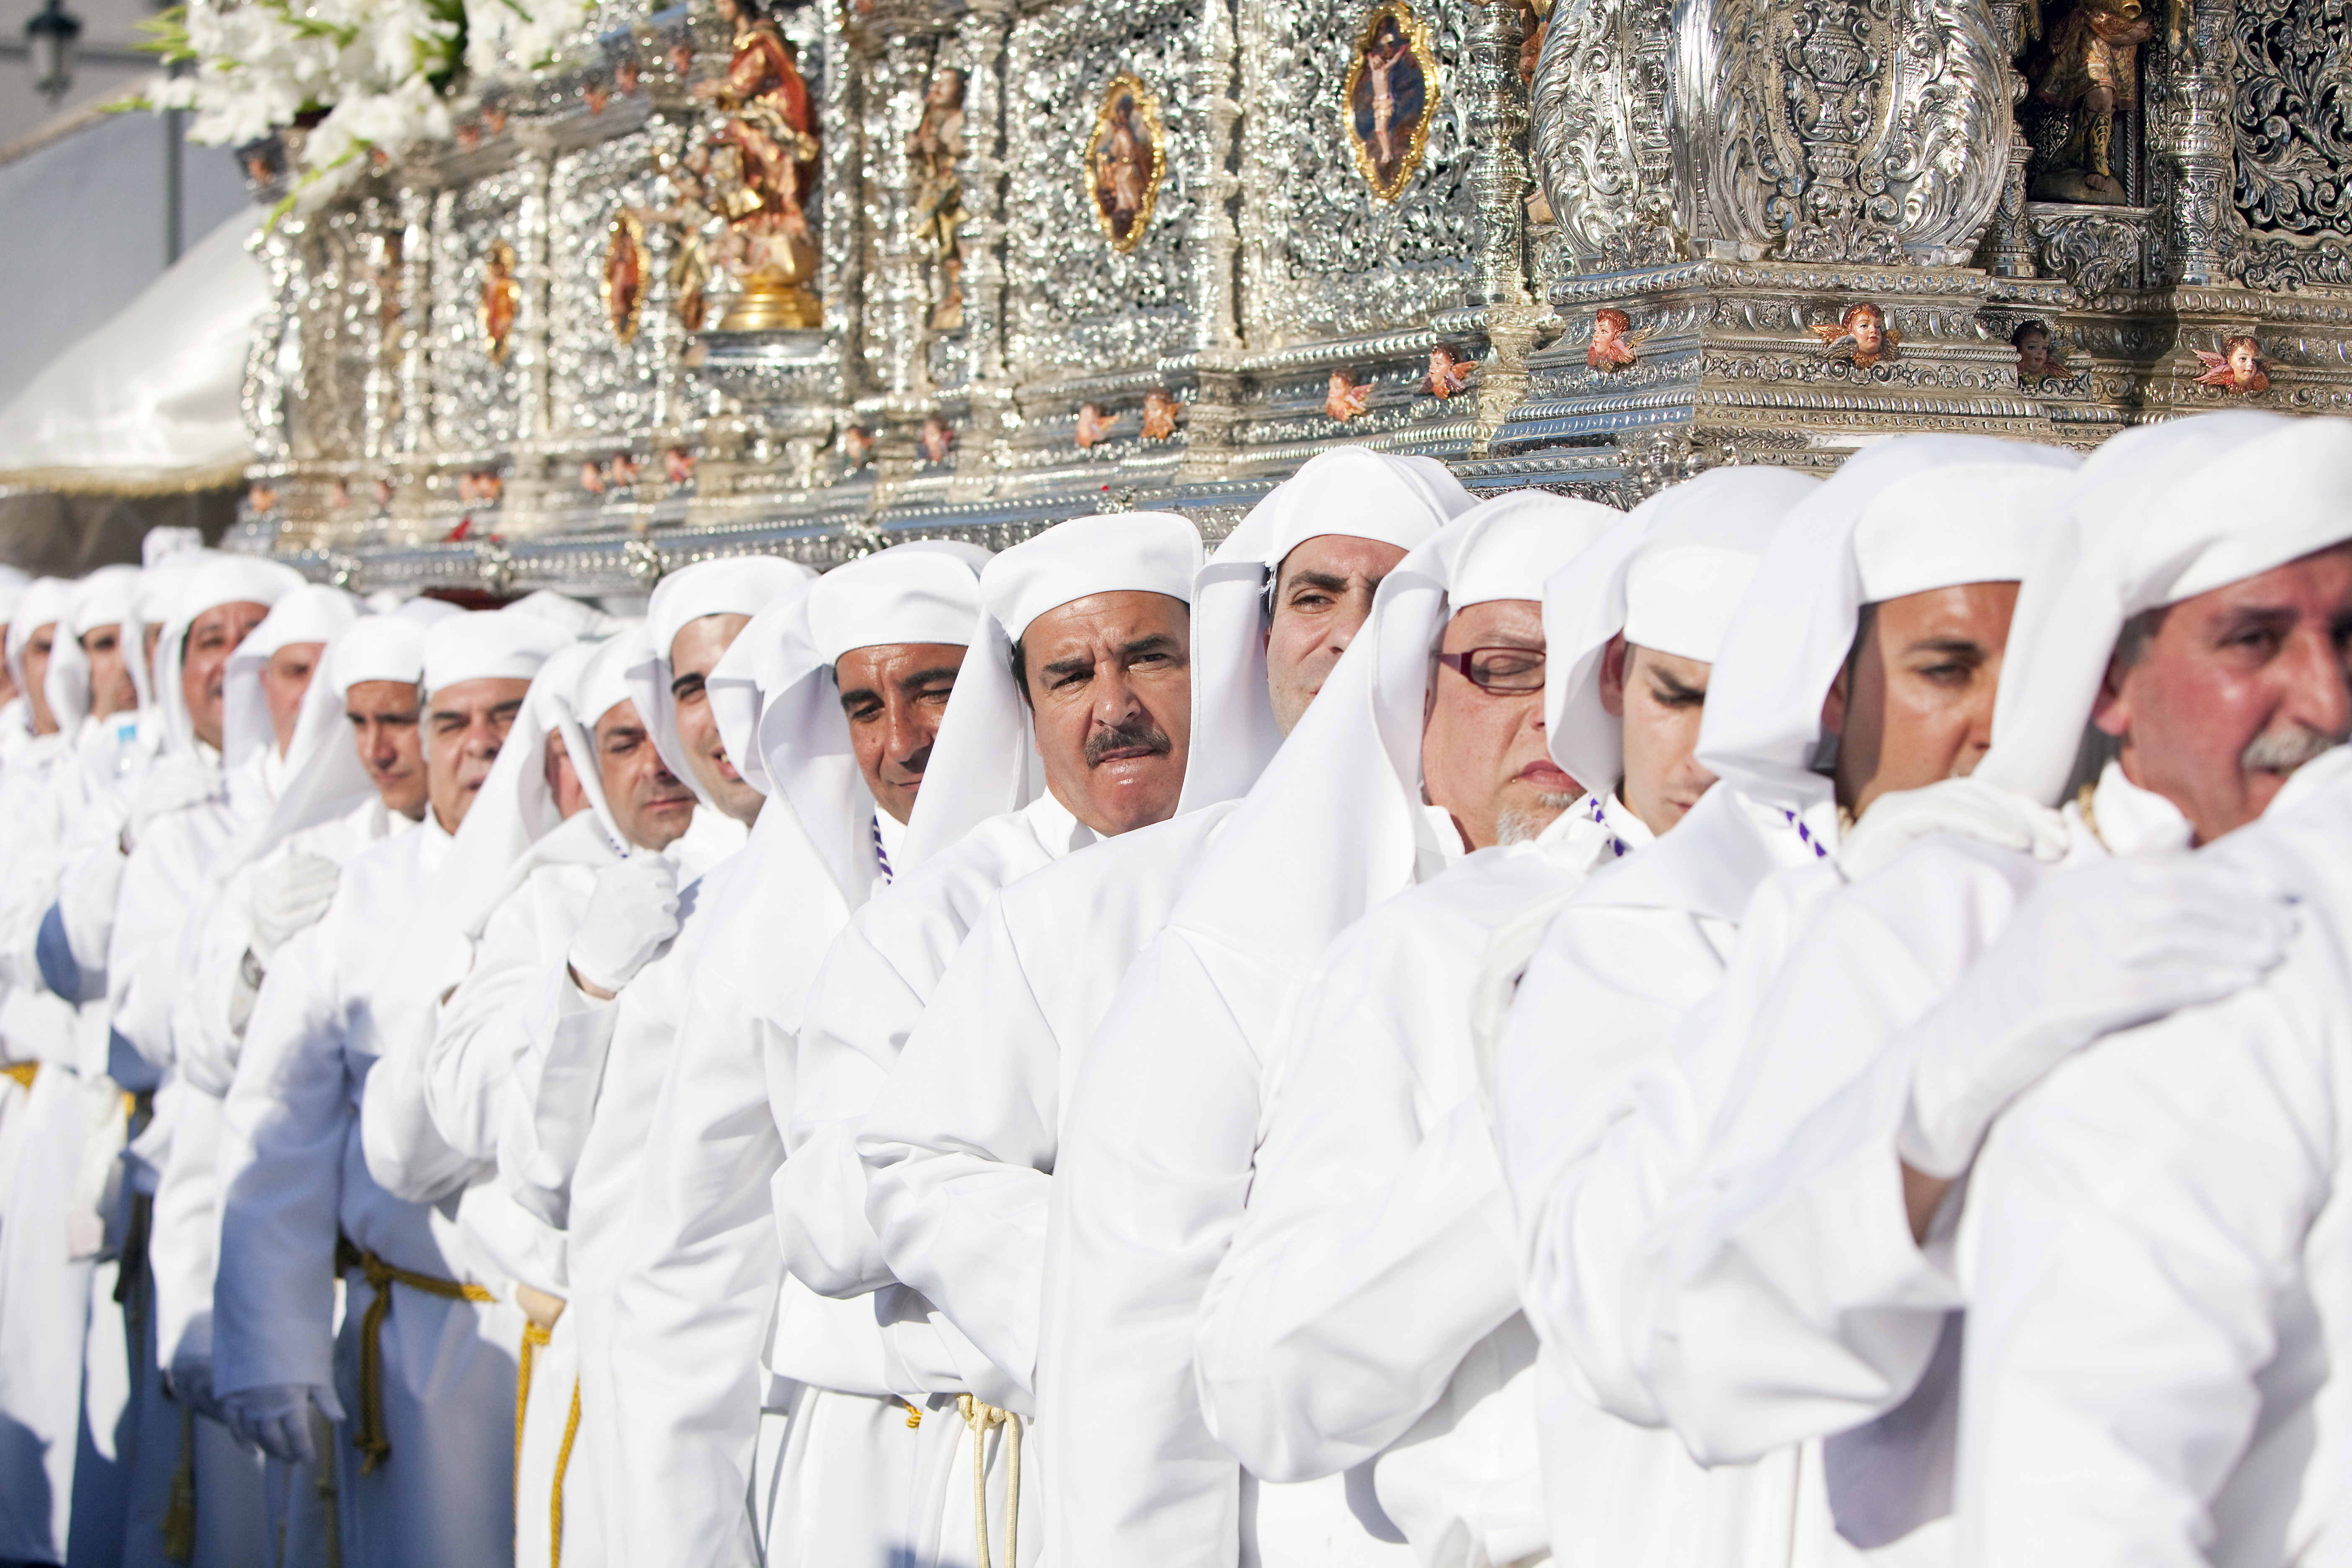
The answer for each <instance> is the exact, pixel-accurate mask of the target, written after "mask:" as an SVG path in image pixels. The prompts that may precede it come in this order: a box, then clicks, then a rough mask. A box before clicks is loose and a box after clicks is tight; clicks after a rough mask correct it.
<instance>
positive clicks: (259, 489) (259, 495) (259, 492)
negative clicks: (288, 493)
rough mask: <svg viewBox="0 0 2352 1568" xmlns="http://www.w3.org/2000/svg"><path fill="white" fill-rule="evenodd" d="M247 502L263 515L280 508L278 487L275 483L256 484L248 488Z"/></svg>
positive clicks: (246, 493)
mask: <svg viewBox="0 0 2352 1568" xmlns="http://www.w3.org/2000/svg"><path fill="white" fill-rule="evenodd" d="M245 504H246V505H247V506H249V507H251V508H252V509H253V510H255V511H256V512H258V513H260V514H261V515H263V516H265V517H266V516H268V514H269V513H271V512H273V511H276V510H278V489H277V487H276V486H274V485H263V484H256V485H249V486H247V488H246V492H245Z"/></svg>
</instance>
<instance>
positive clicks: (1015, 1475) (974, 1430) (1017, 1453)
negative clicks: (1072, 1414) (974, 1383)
mask: <svg viewBox="0 0 2352 1568" xmlns="http://www.w3.org/2000/svg"><path fill="white" fill-rule="evenodd" d="M956 1413H957V1414H958V1415H961V1416H962V1417H963V1419H964V1425H965V1426H970V1427H971V1532H972V1535H973V1537H974V1540H975V1542H976V1544H977V1545H978V1546H979V1548H980V1568H991V1564H990V1563H989V1558H988V1458H987V1450H988V1429H989V1428H990V1427H991V1426H1002V1427H1003V1428H1004V1568H1018V1565H1019V1563H1020V1559H1019V1558H1018V1557H1016V1556H1014V1555H1013V1549H1014V1548H1015V1547H1016V1546H1017V1545H1018V1544H1019V1542H1020V1538H1021V1537H1020V1531H1021V1417H1019V1416H1018V1415H1014V1414H1013V1412H1012V1411H1010V1410H1005V1409H1002V1408H1000V1407H999V1406H997V1405H983V1404H982V1403H981V1402H980V1401H979V1400H977V1399H974V1398H973V1397H972V1396H971V1394H957V1395H956Z"/></svg>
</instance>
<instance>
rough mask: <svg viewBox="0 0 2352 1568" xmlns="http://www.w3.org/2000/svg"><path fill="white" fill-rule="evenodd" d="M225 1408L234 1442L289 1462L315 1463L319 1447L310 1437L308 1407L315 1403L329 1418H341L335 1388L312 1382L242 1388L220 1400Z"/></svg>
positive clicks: (341, 1410)
mask: <svg viewBox="0 0 2352 1568" xmlns="http://www.w3.org/2000/svg"><path fill="white" fill-rule="evenodd" d="M221 1403H222V1404H223V1405H225V1406H226V1407H227V1411H228V1426H229V1430H230V1431H232V1432H234V1433H236V1437H237V1441H239V1442H241V1443H243V1444H245V1445H247V1447H254V1448H258V1449H260V1450H261V1451H262V1452H263V1453H265V1454H267V1455H268V1456H269V1457H270V1458H273V1459H278V1460H282V1461H284V1462H285V1463H287V1464H289V1465H310V1464H316V1463H317V1462H318V1458H319V1450H318V1447H317V1445H315V1444H314V1443H313V1442H312V1441H311V1439H310V1406H311V1405H317V1406H318V1407H319V1408H320V1411H322V1412H324V1413H325V1415H326V1417H327V1419H329V1420H330V1421H340V1420H341V1419H342V1418H343V1407H342V1405H340V1404H339V1403H337V1402H336V1399H335V1394H334V1391H333V1390H332V1389H329V1388H320V1387H318V1386H316V1385H315V1384H299V1383H279V1384H269V1385H268V1386H267V1387H262V1388H243V1389H239V1390H238V1391H237V1392H236V1393H235V1394H230V1395H229V1396H228V1397H227V1398H226V1399H224V1400H223V1401H222V1402H221Z"/></svg>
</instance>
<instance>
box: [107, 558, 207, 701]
mask: <svg viewBox="0 0 2352 1568" xmlns="http://www.w3.org/2000/svg"><path fill="white" fill-rule="evenodd" d="M148 531H149V532H150V533H151V534H152V533H153V532H154V531H155V530H153V529H150V530H148ZM217 554H218V552H215V551H210V550H205V549H201V548H199V549H195V550H175V551H170V552H165V553H164V554H162V555H160V556H158V557H156V558H155V559H154V560H152V561H150V562H149V563H147V566H146V569H145V570H144V571H142V573H141V574H140V575H139V591H138V592H137V593H136V594H133V595H131V614H130V615H129V616H126V617H124V619H123V622H122V651H123V658H125V659H127V660H128V661H129V662H130V665H131V684H132V685H134V686H136V687H137V688H138V689H139V710H140V712H141V713H142V714H148V713H152V714H155V715H157V717H158V719H159V721H160V718H161V715H162V712H163V706H162V702H163V700H162V698H161V696H160V695H159V689H158V687H157V685H156V681H155V671H156V669H157V668H158V667H159V666H160V665H161V663H162V661H163V642H162V641H161V640H160V638H159V640H158V641H157V642H156V644H155V658H154V660H153V661H152V662H151V661H150V660H148V659H147V658H144V657H142V655H143V652H144V650H145V648H146V647H147V628H148V627H150V626H156V627H161V626H163V624H164V623H165V622H167V621H169V620H170V619H171V618H172V612H173V610H175V609H177V608H178V607H179V604H180V592H181V590H182V589H183V588H184V587H186V586H187V583H188V579H189V578H190V577H191V576H192V575H194V573H195V572H196V571H197V570H198V569H199V568H201V567H203V566H204V565H205V563H207V562H209V561H212V560H214V559H215V558H216V557H217Z"/></svg>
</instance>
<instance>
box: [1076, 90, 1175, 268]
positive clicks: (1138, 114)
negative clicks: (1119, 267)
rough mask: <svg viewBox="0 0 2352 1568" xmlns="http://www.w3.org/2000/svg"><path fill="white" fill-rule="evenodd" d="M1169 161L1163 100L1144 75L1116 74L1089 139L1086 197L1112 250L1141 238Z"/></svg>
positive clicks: (1131, 245)
mask: <svg viewBox="0 0 2352 1568" xmlns="http://www.w3.org/2000/svg"><path fill="white" fill-rule="evenodd" d="M1167 167H1168V145H1167V137H1166V135H1165V133H1164V132H1162V131H1161V130H1160V104H1159V100H1157V99H1154V98H1153V97H1152V96H1151V93H1150V89H1147V88H1146V87H1145V86H1144V85H1143V83H1142V81H1141V80H1140V79H1139V78H1136V77H1132V76H1128V75H1125V74H1121V75H1119V76H1116V77H1113V78H1112V79H1111V83H1110V86H1109V87H1108V89H1105V90H1104V93H1103V100H1102V107H1101V108H1100V109H1099V110H1096V112H1095V131H1094V135H1093V136H1092V138H1090V139H1089V140H1088V141H1087V201H1088V202H1089V203H1091V204H1092V205H1093V207H1094V213H1095V222H1096V223H1097V224H1099V225H1100V226H1101V227H1102V231H1103V237H1104V238H1106V239H1108V240H1109V241H1110V246H1111V248H1112V249H1113V250H1116V251H1118V252H1120V253H1121V254H1125V253H1126V252H1128V251H1131V250H1133V249H1134V248H1135V247H1136V246H1137V245H1138V244H1139V243H1140V242H1141V241H1142V238H1143V231H1144V228H1145V227H1146V226H1148V225H1149V224H1150V222H1151V209H1152V206H1153V205H1154V204H1155V203H1157V202H1158V201H1159V199H1160V176H1161V175H1162V174H1165V173H1166V172H1167Z"/></svg>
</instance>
